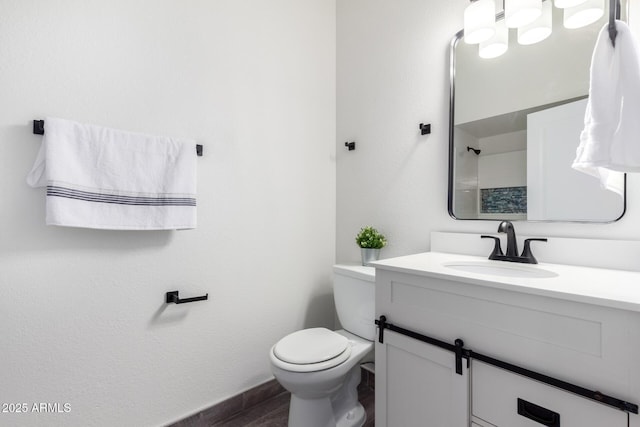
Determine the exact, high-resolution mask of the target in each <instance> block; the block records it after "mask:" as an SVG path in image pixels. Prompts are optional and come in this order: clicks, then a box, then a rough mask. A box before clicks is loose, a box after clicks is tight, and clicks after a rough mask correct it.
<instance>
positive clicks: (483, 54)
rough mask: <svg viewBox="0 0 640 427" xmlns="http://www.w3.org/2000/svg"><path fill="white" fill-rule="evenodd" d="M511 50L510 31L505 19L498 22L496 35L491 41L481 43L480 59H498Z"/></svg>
mask: <svg viewBox="0 0 640 427" xmlns="http://www.w3.org/2000/svg"><path fill="white" fill-rule="evenodd" d="M508 48H509V29H508V28H507V26H506V24H505V23H504V19H501V20H500V21H498V22H496V33H495V34H494V35H493V37H491V38H490V39H489V40H487V41H484V42H482V43H480V48H479V49H478V55H480V58H486V59H489V58H497V57H498V56H500V55H502V54H503V53H505V52H506V51H507V49H508Z"/></svg>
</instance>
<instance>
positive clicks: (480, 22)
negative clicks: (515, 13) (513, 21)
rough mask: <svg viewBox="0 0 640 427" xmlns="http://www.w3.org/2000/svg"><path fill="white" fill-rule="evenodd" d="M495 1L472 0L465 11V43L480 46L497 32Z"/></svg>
mask: <svg viewBox="0 0 640 427" xmlns="http://www.w3.org/2000/svg"><path fill="white" fill-rule="evenodd" d="M495 16H496V3H495V0H471V4H470V5H468V6H467V7H466V9H465V10H464V41H465V42H466V43H469V44H478V43H481V42H483V41H485V40H488V39H490V38H491V37H493V35H494V34H495V32H496V18H495Z"/></svg>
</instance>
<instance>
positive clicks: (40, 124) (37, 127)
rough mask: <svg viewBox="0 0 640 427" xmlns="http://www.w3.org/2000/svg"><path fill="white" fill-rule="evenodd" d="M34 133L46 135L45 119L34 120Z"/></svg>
mask: <svg viewBox="0 0 640 427" xmlns="http://www.w3.org/2000/svg"><path fill="white" fill-rule="evenodd" d="M33 133H34V134H36V135H44V120H34V121H33ZM202 151H203V148H202V145H201V144H197V145H196V154H197V155H198V156H199V157H202Z"/></svg>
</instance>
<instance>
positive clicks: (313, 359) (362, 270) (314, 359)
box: [270, 266, 375, 427]
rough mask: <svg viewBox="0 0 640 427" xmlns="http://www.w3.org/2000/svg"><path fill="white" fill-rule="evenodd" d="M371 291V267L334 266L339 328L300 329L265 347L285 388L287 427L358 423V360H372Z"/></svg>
mask: <svg viewBox="0 0 640 427" xmlns="http://www.w3.org/2000/svg"><path fill="white" fill-rule="evenodd" d="M374 295H375V273H374V269H373V268H372V267H362V266H334V298H335V302H336V311H337V314H338V318H339V319H340V322H341V324H342V326H343V327H344V329H341V330H338V331H331V330H329V329H326V328H310V329H303V330H300V331H296V332H293V333H291V334H289V335H287V336H285V337H284V338H282V339H281V340H280V341H278V342H277V343H276V344H275V345H274V346H273V347H272V348H271V351H270V360H271V371H272V373H273V375H274V377H275V378H276V379H277V380H278V382H279V383H280V384H281V385H282V386H283V387H284V388H285V389H287V390H289V391H290V392H291V404H290V406H289V426H291V427H294V426H295V427H299V426H304V427H356V426H358V427H359V426H362V425H363V424H364V422H365V420H366V414H365V411H364V408H363V407H362V405H361V404H360V403H359V402H358V391H357V387H358V384H359V383H360V364H361V363H363V362H365V361H371V360H373V348H374V344H373V339H374V337H375V323H374V314H375V313H374V310H375V307H374Z"/></svg>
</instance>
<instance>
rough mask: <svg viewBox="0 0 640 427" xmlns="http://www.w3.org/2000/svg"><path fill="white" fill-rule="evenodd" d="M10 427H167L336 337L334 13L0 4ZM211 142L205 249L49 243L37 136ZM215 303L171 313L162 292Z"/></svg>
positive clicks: (202, 190)
mask: <svg viewBox="0 0 640 427" xmlns="http://www.w3.org/2000/svg"><path fill="white" fill-rule="evenodd" d="M0 10H1V13H0V58H1V59H0V188H1V192H2V202H1V205H0V206H2V207H1V208H0V289H2V298H1V299H0V324H1V325H2V330H1V331H0V345H1V347H2V350H1V351H0V354H1V356H0V360H1V363H2V369H0V396H1V398H0V402H3V403H4V402H6V403H21V402H25V403H28V404H29V405H31V404H32V403H39V402H45V403H56V402H58V403H60V404H61V405H62V404H64V403H69V404H70V408H71V412H70V413H66V414H64V413H63V414H34V413H28V414H19V415H13V416H12V415H8V414H4V413H0V425H20V426H35V425H42V426H43V425H46V426H65V427H67V426H83V427H86V426H116V425H117V426H136V427H139V426H158V425H164V424H166V423H169V422H172V421H175V420H177V419H180V418H182V417H184V416H186V415H189V414H192V413H194V412H196V411H198V410H200V409H202V408H205V407H208V406H210V405H212V404H214V403H216V402H218V401H221V400H223V399H225V398H227V397H229V396H231V395H234V394H236V393H238V392H240V391H243V390H245V389H247V388H249V387H252V386H255V385H257V384H259V383H261V382H263V381H265V380H268V379H269V378H271V374H270V370H269V361H268V360H269V359H268V351H269V348H270V346H271V345H272V344H274V343H275V342H276V341H277V340H278V339H279V338H280V337H282V336H284V335H285V334H287V333H289V332H291V331H293V330H296V329H299V328H301V327H305V326H316V325H328V326H330V325H332V324H333V311H332V310H333V303H332V295H331V265H332V263H333V261H334V259H335V253H334V251H335V241H334V231H335V217H334V215H335V140H334V138H335V2H334V1H332V0H328V1H327V0H271V1H269V2H264V1H259V0H241V1H238V0H189V1H186V2H185V1H178V0H154V1H151V0H133V1H132V0H110V1H102V0H101V1H98V0H59V1H55V2H47V1H37V0H0ZM47 115H48V116H58V117H64V118H70V119H75V120H79V121H84V122H90V123H96V124H101V125H105V126H110V127H115V128H121V129H127V130H131V131H139V132H146V133H152V134H166V135H172V136H176V137H189V138H194V139H196V140H197V141H198V142H199V143H201V144H203V145H204V157H201V158H199V159H198V180H199V182H198V197H199V199H198V204H199V206H198V218H199V226H198V228H197V229H196V230H194V231H181V232H150V231H147V232H113V231H98V230H86V229H72V228H56V227H47V226H45V225H44V193H43V190H42V189H37V190H36V189H31V188H29V187H27V185H26V183H25V181H24V179H25V176H26V174H27V172H28V171H29V169H30V167H31V165H32V163H33V160H34V158H35V155H36V152H37V150H38V148H39V143H40V139H41V138H40V137H39V136H35V135H32V133H31V129H30V121H31V120H32V119H37V118H44V117H45V116H47ZM175 289H178V290H180V292H181V296H184V297H187V296H195V295H198V294H200V293H203V294H204V293H207V292H208V293H209V301H207V302H198V303H193V304H185V305H183V306H176V305H171V306H167V305H165V304H164V301H163V298H164V293H165V292H166V291H169V290H175Z"/></svg>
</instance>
